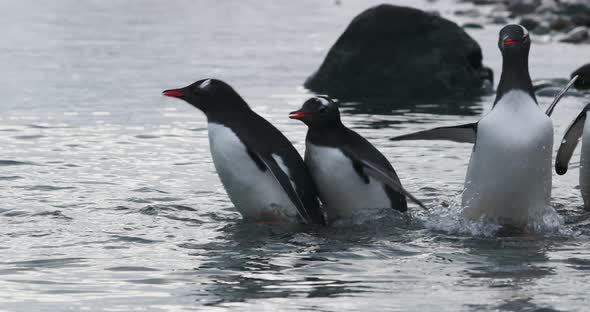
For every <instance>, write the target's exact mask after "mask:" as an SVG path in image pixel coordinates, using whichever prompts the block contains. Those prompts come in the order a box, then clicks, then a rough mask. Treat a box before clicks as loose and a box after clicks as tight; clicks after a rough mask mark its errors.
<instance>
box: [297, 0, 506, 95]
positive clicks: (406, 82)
mask: <svg viewBox="0 0 590 312" xmlns="http://www.w3.org/2000/svg"><path fill="white" fill-rule="evenodd" d="M490 40H496V38H492V39H490ZM491 76H492V72H491V70H490V69H489V68H485V67H484V66H483V65H482V54H481V49H480V47H479V45H478V44H477V42H475V40H473V39H472V38H471V37H470V36H469V35H468V34H467V33H466V32H465V31H464V30H463V29H461V27H459V26H457V24H455V23H453V22H451V21H449V20H446V19H444V18H442V17H440V16H436V15H433V14H429V13H426V12H423V11H420V10H417V9H413V8H407V7H400V6H394V5H386V4H383V5H379V6H376V7H373V8H370V9H368V10H366V11H364V12H363V13H361V14H360V15H358V16H357V17H355V18H354V19H353V20H352V22H351V23H350V25H349V26H348V28H347V29H346V30H345V31H344V33H343V34H342V35H341V36H340V38H338V40H337V41H336V43H335V44H334V46H333V47H332V48H331V49H330V51H329V52H328V55H327V56H326V59H325V60H324V62H323V64H322V65H321V66H320V68H319V69H318V70H317V72H316V73H314V74H313V75H312V76H310V77H309V78H308V79H307V81H306V82H305V87H307V88H308V89H310V90H312V91H314V92H318V93H326V94H329V95H331V96H334V97H338V98H340V99H361V98H391V97H393V98H396V99H399V98H403V99H409V100H428V99H441V98H445V97H447V98H449V97H453V98H455V97H457V98H460V97H464V96H466V95H475V94H480V93H481V90H482V85H485V83H484V81H486V80H488V81H491V80H492V77H491Z"/></svg>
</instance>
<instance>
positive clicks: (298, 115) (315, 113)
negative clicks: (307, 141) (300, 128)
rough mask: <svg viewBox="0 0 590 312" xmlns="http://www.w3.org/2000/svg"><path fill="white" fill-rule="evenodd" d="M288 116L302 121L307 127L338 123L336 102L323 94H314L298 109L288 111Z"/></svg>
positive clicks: (338, 114) (338, 116)
mask: <svg viewBox="0 0 590 312" xmlns="http://www.w3.org/2000/svg"><path fill="white" fill-rule="evenodd" d="M289 118H291V119H298V120H301V121H303V122H304V123H305V124H306V125H307V126H309V127H317V126H326V125H331V124H340V111H339V110H338V104H336V102H334V101H333V100H332V99H330V98H329V97H327V96H325V95H319V96H314V97H312V98H310V99H309V100H307V101H305V103H303V106H301V108H300V109H299V110H296V111H294V112H291V113H289Z"/></svg>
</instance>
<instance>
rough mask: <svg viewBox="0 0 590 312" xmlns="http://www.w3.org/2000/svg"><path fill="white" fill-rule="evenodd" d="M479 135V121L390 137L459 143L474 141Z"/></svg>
mask: <svg viewBox="0 0 590 312" xmlns="http://www.w3.org/2000/svg"><path fill="white" fill-rule="evenodd" d="M476 137H477V122H476V123H468V124H464V125H458V126H450V127H438V128H434V129H430V130H424V131H418V132H414V133H410V134H404V135H400V136H396V137H393V138H390V139H389V140H391V141H405V140H449V141H453V142H459V143H473V144H475V138H476Z"/></svg>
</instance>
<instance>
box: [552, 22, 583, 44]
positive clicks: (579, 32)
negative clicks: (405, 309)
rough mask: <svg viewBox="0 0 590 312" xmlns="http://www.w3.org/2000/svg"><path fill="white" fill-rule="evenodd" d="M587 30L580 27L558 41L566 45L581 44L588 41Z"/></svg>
mask: <svg viewBox="0 0 590 312" xmlns="http://www.w3.org/2000/svg"><path fill="white" fill-rule="evenodd" d="M588 36H589V35H588V28H586V27H583V26H580V27H576V28H574V29H572V30H571V31H570V32H568V33H567V34H565V36H564V37H563V38H561V39H559V41H561V42H567V43H581V42H584V41H586V40H588Z"/></svg>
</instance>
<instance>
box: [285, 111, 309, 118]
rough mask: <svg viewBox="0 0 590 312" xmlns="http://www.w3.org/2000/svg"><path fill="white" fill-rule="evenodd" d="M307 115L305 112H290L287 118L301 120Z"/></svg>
mask: <svg viewBox="0 0 590 312" xmlns="http://www.w3.org/2000/svg"><path fill="white" fill-rule="evenodd" d="M307 115H309V114H307V113H306V112H302V111H294V112H290V113H289V118H291V119H302V118H303V117H305V116H307Z"/></svg>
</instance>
